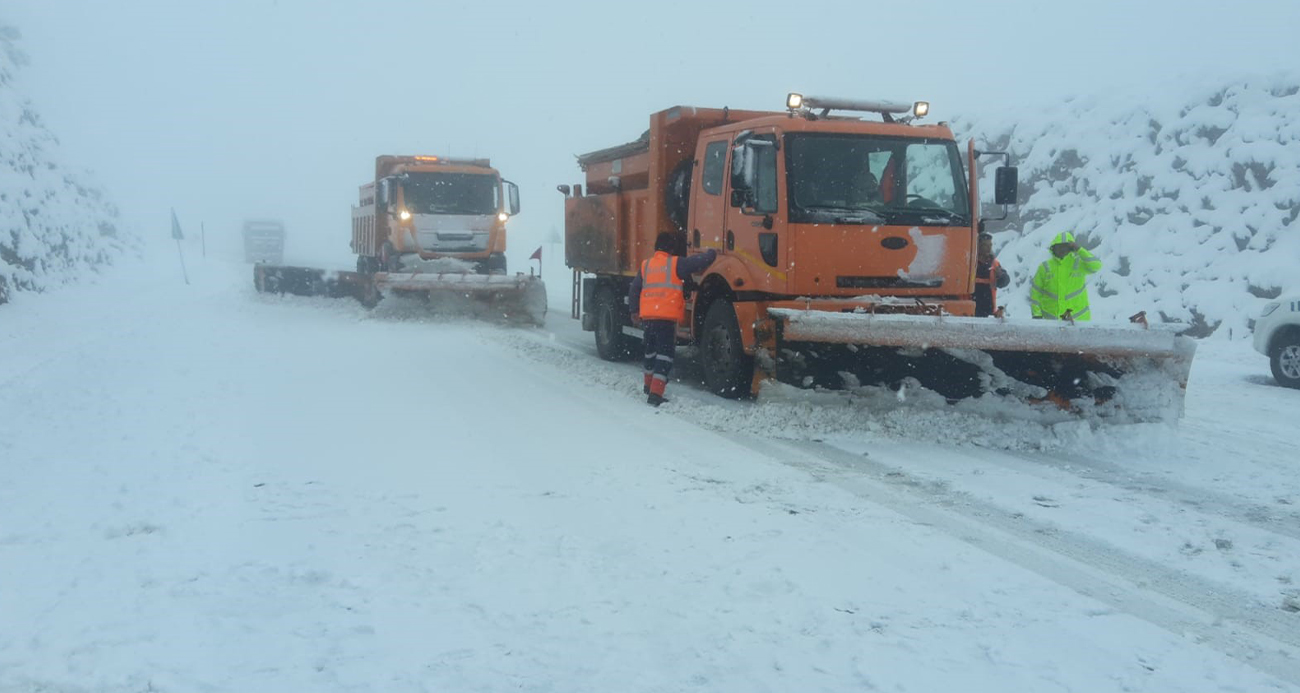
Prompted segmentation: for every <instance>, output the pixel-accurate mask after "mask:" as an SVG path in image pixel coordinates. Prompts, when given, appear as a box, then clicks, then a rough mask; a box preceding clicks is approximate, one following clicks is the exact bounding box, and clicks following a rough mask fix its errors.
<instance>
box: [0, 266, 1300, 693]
mask: <svg viewBox="0 0 1300 693" xmlns="http://www.w3.org/2000/svg"><path fill="white" fill-rule="evenodd" d="M196 274H197V275H198V276H197V277H196V278H195V284H194V285H193V286H191V287H188V288H186V287H179V286H173V285H171V284H167V285H163V284H162V283H161V281H159V280H151V279H125V278H121V277H119V278H116V279H114V278H110V279H107V280H105V281H104V283H103V285H101V286H98V287H88V288H76V289H69V290H65V291H63V292H60V293H57V294H52V295H46V296H37V297H24V298H23V300H22V301H20V302H18V303H16V304H14V305H10V306H5V307H3V308H0V352H2V353H3V354H4V357H3V359H0V691H3V692H6V693H7V692H10V691H60V692H63V691H67V692H73V691H78V692H80V691H111V692H117V691H122V692H125V691H240V692H253V691H267V692H276V691H305V690H312V691H369V690H376V691H381V690H382V691H472V690H474V691H498V690H525V691H613V690H619V691H689V690H699V691H849V690H853V691H860V690H882V691H916V692H931V691H955V690H960V691H964V692H974V691H997V692H999V693H1001V692H1004V691H1087V692H1100V691H1165V692H1172V691H1189V692H1190V691H1196V692H1205V691H1268V690H1276V691H1300V583H1298V582H1297V581H1300V455H1297V454H1296V452H1295V450H1296V446H1295V443H1294V436H1295V419H1296V413H1297V411H1300V392H1296V391H1289V390H1284V389H1281V388H1278V387H1274V386H1272V385H1271V383H1270V381H1269V380H1268V378H1267V365H1266V363H1265V362H1264V360H1263V358H1262V357H1259V356H1258V355H1256V354H1254V353H1253V352H1250V351H1249V347H1248V345H1246V344H1244V343H1235V344H1221V343H1220V344H1216V343H1209V344H1205V345H1202V348H1201V353H1200V356H1199V360H1198V362H1197V364H1196V367H1195V369H1194V371H1193V376H1192V382H1191V385H1190V388H1189V398H1188V413H1187V417H1186V419H1185V420H1184V421H1183V422H1182V424H1181V426H1179V427H1177V428H1174V427H1170V426H1164V425H1147V426H1125V427H1105V426H1103V427H1100V428H1098V429H1095V430H1094V429H1093V428H1090V427H1089V426H1088V425H1087V424H1086V423H1083V422H1064V423H1055V424H1051V423H1042V422H1037V421H1032V420H1024V419H1019V418H1016V417H1014V416H1003V415H1000V414H999V413H997V412H993V413H989V412H987V411H983V412H981V411H975V409H976V408H977V407H978V406H980V405H977V404H975V405H962V406H959V407H946V406H942V405H939V406H936V405H930V404H928V403H927V402H925V401H924V398H923V397H922V398H912V399H909V400H908V401H905V402H900V401H898V399H897V398H895V397H870V396H865V397H864V396H853V397H851V396H848V395H843V394H819V395H810V394H807V393H800V392H790V391H788V390H786V389H781V388H773V389H772V390H771V391H770V392H765V394H764V397H763V398H761V399H760V401H758V402H757V403H748V402H739V403H738V402H725V401H721V400H717V399H715V398H712V397H710V396H708V395H706V394H704V393H702V392H701V391H700V390H699V389H698V387H693V386H692V384H691V379H692V370H691V368H690V364H689V363H684V364H683V366H682V368H681V369H680V373H681V374H682V376H683V378H684V379H685V382H675V383H673V384H672V385H671V386H670V391H669V396H670V397H671V398H672V399H673V401H672V402H671V403H670V404H669V405H666V406H665V407H664V408H663V409H661V410H659V411H654V410H651V409H650V408H648V407H647V406H646V405H645V404H644V402H643V401H642V398H641V396H640V385H639V382H638V381H639V375H638V373H639V371H638V367H637V366H636V365H635V364H610V363H605V362H601V361H598V360H596V358H595V356H594V349H593V348H592V345H591V344H590V335H587V334H584V333H582V332H581V331H579V330H578V329H577V326H576V324H575V323H574V321H572V320H570V319H569V318H568V317H567V314H566V313H567V311H565V310H564V309H563V308H567V306H562V307H561V308H560V309H559V310H556V309H554V306H553V310H552V314H551V316H550V318H549V324H548V327H547V329H545V330H533V329H510V328H505V327H499V326H491V325H483V324H474V323H466V322H456V321H444V320H436V319H429V318H427V317H424V316H421V315H419V313H418V311H414V312H413V311H411V310H410V309H409V306H401V305H396V306H394V305H392V304H389V305H385V306H381V308H380V309H379V310H377V311H375V312H374V313H366V312H365V311H364V310H362V309H361V308H360V307H359V306H356V305H354V304H351V303H349V302H343V301H327V300H311V299H300V298H276V297H266V296H259V295H256V294H254V293H253V292H252V289H251V286H250V284H251V282H250V281H249V280H248V276H247V275H248V270H247V268H243V267H235V266H224V265H220V264H218V263H215V262H212V263H210V264H209V265H207V266H200V267H199V268H198V269H197V270H196Z"/></svg>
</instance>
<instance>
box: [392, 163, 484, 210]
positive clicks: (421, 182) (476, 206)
mask: <svg viewBox="0 0 1300 693" xmlns="http://www.w3.org/2000/svg"><path fill="white" fill-rule="evenodd" d="M402 200H403V202H404V203H405V205H406V209H408V210H410V212H411V213H412V214H495V213H496V212H497V211H498V210H500V209H501V183H500V181H499V180H498V178H497V177H496V176H493V175H487V174H482V173H423V172H416V173H408V174H406V178H405V180H403V181H402Z"/></svg>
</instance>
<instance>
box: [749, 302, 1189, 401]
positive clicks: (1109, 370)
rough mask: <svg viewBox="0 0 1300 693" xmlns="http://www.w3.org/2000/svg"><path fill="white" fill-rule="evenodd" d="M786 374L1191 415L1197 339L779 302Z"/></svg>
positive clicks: (954, 394) (1161, 332)
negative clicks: (1187, 406) (1188, 397)
mask: <svg viewBox="0 0 1300 693" xmlns="http://www.w3.org/2000/svg"><path fill="white" fill-rule="evenodd" d="M769 314H770V315H771V316H772V318H773V321H774V333H775V334H774V343H775V348H776V358H775V359H772V360H771V361H773V363H772V364H771V366H772V368H773V370H774V371H775V372H774V373H772V374H771V375H774V376H775V377H776V378H777V379H779V380H783V381H786V382H794V383H795V384H798V385H802V386H810V385H817V386H827V387H836V386H840V387H843V386H846V385H847V386H852V385H855V384H856V385H887V386H898V385H899V384H900V383H905V382H907V381H908V379H911V380H912V381H914V382H915V383H916V384H919V385H920V386H922V387H924V388H927V389H929V390H933V391H934V392H937V393H939V394H940V395H943V396H944V397H946V398H948V399H949V400H950V401H951V400H958V399H966V398H973V397H981V396H983V395H985V394H990V393H993V394H996V395H998V396H1002V397H1009V398H1012V399H1016V400H1020V401H1024V402H1026V403H1030V404H1038V403H1046V402H1050V403H1051V404H1053V405H1055V406H1057V407H1060V408H1062V409H1067V410H1071V411H1075V412H1079V413H1089V414H1097V415H1099V416H1104V417H1116V418H1123V419H1128V420H1132V421H1157V420H1166V419H1170V418H1173V419H1177V418H1178V417H1180V416H1181V415H1182V411H1183V399H1184V395H1185V390H1186V387H1187V378H1188V375H1189V374H1190V372H1191V366H1192V359H1193V357H1194V356H1195V354H1196V342H1195V341H1194V340H1192V339H1191V338H1189V337H1183V336H1180V335H1178V334H1177V332H1178V331H1179V330H1181V329H1185V326H1182V325H1162V324H1152V325H1150V326H1148V325H1146V324H1145V323H1142V324H1137V323H1133V324H1121V323H1109V324H1108V323H1069V322H1062V321H1056V320H1052V321H1044V320H1000V319H996V318H959V317H950V316H922V315H903V314H863V313H832V312H828V311H808V310H796V309H784V308H772V309H770V310H769Z"/></svg>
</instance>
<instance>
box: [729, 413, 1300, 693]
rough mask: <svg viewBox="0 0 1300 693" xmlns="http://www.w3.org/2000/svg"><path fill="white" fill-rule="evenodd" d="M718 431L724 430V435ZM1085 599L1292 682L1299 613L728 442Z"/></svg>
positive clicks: (948, 495) (772, 449)
mask: <svg viewBox="0 0 1300 693" xmlns="http://www.w3.org/2000/svg"><path fill="white" fill-rule="evenodd" d="M724 435H725V434H724ZM727 437H729V438H730V439H731V440H733V441H734V442H736V443H738V444H740V445H743V446H745V447H748V448H749V449H751V450H754V451H755V453H757V454H762V455H764V456H766V457H772V458H776V459H778V460H781V461H783V462H785V463H786V464H788V465H791V466H794V467H799V468H802V469H805V470H806V471H808V472H809V473H810V474H812V475H813V476H814V477H816V478H818V479H819V480H820V481H824V482H827V483H831V484H834V485H835V486H837V487H839V488H841V489H843V490H845V491H848V492H849V493H852V494H854V495H856V496H858V497H860V498H862V499H863V500H867V501H870V502H872V503H875V504H877V505H881V506H883V507H886V508H889V509H891V510H893V511H894V512H897V513H899V514H900V515H903V516H905V517H908V518H910V519H912V520H914V521H916V522H920V523H923V524H926V525H930V526H933V527H935V528H936V529H939V530H940V531H943V532H944V533H946V534H949V535H950V536H952V537H954V538H956V539H959V540H961V541H963V542H966V543H968V544H970V545H972V546H975V547H978V548H980V549H981V550H983V551H986V552H988V553H990V554H993V555H995V556H997V557H999V558H1002V559H1003V560H1006V561H1008V562H1010V563H1013V564H1015V565H1018V566H1020V567H1022V568H1024V569H1026V570H1030V571H1032V572H1034V573H1037V574H1039V575H1041V576H1043V577H1045V578H1047V579H1049V580H1052V581H1053V582H1056V583H1058V584H1060V585H1063V586H1065V587H1068V588H1070V589H1072V590H1074V591H1075V592H1078V593H1079V594H1082V595H1084V596H1086V597H1090V598H1093V599H1096V600H1098V601H1100V602H1103V603H1105V604H1108V605H1110V606H1111V607H1113V608H1115V609H1117V610H1119V611H1122V612H1124V613H1126V614H1130V615H1132V616H1134V617H1137V618H1140V619H1142V620H1144V621H1147V622H1148V623H1151V624H1154V625H1156V626H1159V627H1161V628H1163V629H1165V630H1168V631H1169V632H1171V633H1174V634H1176V635H1180V636H1191V637H1192V638H1193V639H1194V641H1195V642H1198V643H1201V644H1205V645H1206V646H1209V647H1211V648H1213V649H1215V650H1218V651H1219V652H1222V653H1223V654H1226V655H1228V656H1230V657H1232V658H1234V659H1237V660H1239V661H1242V662H1244V663H1245V664H1247V665H1249V666H1251V667H1253V668H1255V669H1259V670H1260V671H1263V672H1265V673H1267V674H1270V675H1272V676H1275V677H1277V678H1279V679H1282V680H1284V681H1287V682H1289V683H1291V684H1293V685H1300V615H1297V614H1292V613H1288V612H1286V611H1283V610H1282V609H1281V608H1279V607H1273V606H1267V605H1263V604H1260V603H1259V602H1258V600H1257V599H1256V598H1254V597H1252V596H1250V595H1248V594H1245V593H1242V592H1239V591H1237V590H1235V589H1232V588H1230V587H1226V586H1224V585H1221V584H1218V583H1215V582H1212V581H1210V580H1205V579H1201V578H1198V577H1195V576H1193V575H1189V574H1187V573H1183V572H1180V571H1177V570H1173V569H1170V568H1168V567H1166V566H1164V565H1162V564H1160V563H1157V562H1155V561H1151V560H1148V559H1145V558H1142V557H1141V556H1137V555H1134V554H1131V553H1128V552H1125V551H1123V550H1121V549H1118V548H1116V547H1114V546H1111V545H1109V544H1106V543H1105V542H1102V541H1098V540H1095V539H1092V538H1089V537H1087V536H1084V535H1081V534H1076V533H1073V532H1067V531H1062V530H1060V529H1058V528H1056V527H1054V526H1052V525H1050V524H1047V523H1042V522H1036V521H1034V520H1030V519H1027V518H1025V517H1023V516H1017V515H1016V513H1014V512H1013V511H1011V510H1007V509H1004V508H1000V507H998V506H996V505H993V504H991V503H985V502H982V501H979V500H976V499H974V498H972V497H970V496H968V495H966V494H964V493H962V492H959V491H952V490H949V489H947V488H946V487H944V486H943V485H942V484H935V483H931V482H927V481H924V480H921V479H918V478H916V477H913V476H911V475H909V474H907V473H906V472H902V471H900V470H899V466H897V465H893V464H884V463H881V462H878V461H875V460H873V459H871V458H869V457H865V456H859V455H854V454H852V453H849V452H846V451H843V450H839V449H838V448H835V447H832V446H830V445H825V444H822V443H817V442H807V443H802V442H790V441H779V440H763V441H757V440H751V439H748V438H745V437H743V436H727Z"/></svg>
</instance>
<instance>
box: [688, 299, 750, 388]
mask: <svg viewBox="0 0 1300 693" xmlns="http://www.w3.org/2000/svg"><path fill="white" fill-rule="evenodd" d="M700 362H701V365H702V366H703V367H704V384H705V385H706V386H708V388H709V391H710V392H712V393H713V394H715V395H720V396H722V397H726V398H727V399H741V398H744V397H748V396H749V394H750V389H749V386H750V383H751V382H752V380H753V377H754V357H753V356H749V355H748V354H746V353H745V346H744V343H743V342H742V341H741V338H740V325H739V323H737V322H736V309H735V308H733V307H732V306H731V301H728V300H726V299H718V300H716V301H714V302H713V303H712V305H710V306H709V311H708V313H706V314H705V315H704V326H703V329H702V334H701V335H700Z"/></svg>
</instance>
